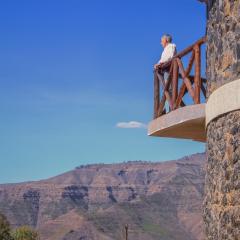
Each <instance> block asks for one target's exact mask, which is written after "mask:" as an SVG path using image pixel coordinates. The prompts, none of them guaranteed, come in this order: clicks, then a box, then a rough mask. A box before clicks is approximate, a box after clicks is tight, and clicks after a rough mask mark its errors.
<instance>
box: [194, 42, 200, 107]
mask: <svg viewBox="0 0 240 240" xmlns="http://www.w3.org/2000/svg"><path fill="white" fill-rule="evenodd" d="M194 51H195V74H194V85H195V88H194V102H195V104H199V103H200V90H201V48H200V45H199V44H196V45H195V47H194Z"/></svg>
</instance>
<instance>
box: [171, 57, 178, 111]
mask: <svg viewBox="0 0 240 240" xmlns="http://www.w3.org/2000/svg"><path fill="white" fill-rule="evenodd" d="M172 64H173V75H172V103H173V109H175V107H176V100H177V95H178V64H177V61H176V60H175V59H173V63H172Z"/></svg>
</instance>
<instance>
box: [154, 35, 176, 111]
mask: <svg viewBox="0 0 240 240" xmlns="http://www.w3.org/2000/svg"><path fill="white" fill-rule="evenodd" d="M161 45H162V46H163V52H162V55H161V58H160V60H159V61H158V63H157V64H155V65H154V70H155V74H156V72H158V73H159V74H161V75H162V77H163V79H164V80H165V83H166V81H167V79H168V76H169V73H168V71H167V70H165V71H159V69H160V68H161V66H162V65H163V64H164V63H166V62H168V61H170V60H171V59H172V58H173V56H174V55H175V54H176V53H177V49H176V45H175V44H174V43H172V36H171V35H169V34H164V35H163V36H162V38H161ZM169 92H170V94H171V87H170V88H169ZM165 107H166V108H165V110H164V112H167V110H168V109H169V111H170V106H169V103H168V101H166V106H165Z"/></svg>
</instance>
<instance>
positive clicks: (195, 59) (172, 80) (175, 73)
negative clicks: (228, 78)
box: [154, 37, 206, 118]
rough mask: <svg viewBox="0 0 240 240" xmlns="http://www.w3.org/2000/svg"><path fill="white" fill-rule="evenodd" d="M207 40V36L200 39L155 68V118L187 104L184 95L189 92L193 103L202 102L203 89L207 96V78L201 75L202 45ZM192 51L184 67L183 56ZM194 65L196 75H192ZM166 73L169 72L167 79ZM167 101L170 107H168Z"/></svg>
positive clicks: (204, 94)
mask: <svg viewBox="0 0 240 240" xmlns="http://www.w3.org/2000/svg"><path fill="white" fill-rule="evenodd" d="M205 42H206V37H203V38H201V39H199V40H198V41H196V42H195V43H194V44H193V45H191V46H189V47H188V48H186V49H184V50H183V51H181V52H179V53H178V54H176V55H175V56H174V57H173V58H172V59H171V60H170V61H169V62H166V63H164V64H163V65H161V66H160V67H158V68H157V69H155V70H154V118H157V117H160V116H161V115H163V114H166V112H168V111H173V110H175V109H177V108H179V107H183V106H185V105H186V103H184V101H183V97H184V96H185V94H187V93H188V94H189V95H190V97H191V98H192V100H193V104H200V103H201V98H200V96H201V91H202V93H203V96H204V97H205V98H206V86H205V85H206V79H205V78H203V77H202V76H201V46H202V45H203V44H204V43H205ZM190 53H191V55H190V58H189V62H188V65H187V67H186V68H184V65H183V62H182V58H183V57H185V56H187V55H188V54H190ZM193 66H194V75H190V73H191V70H192V68H193ZM165 73H168V74H167V75H168V77H167V79H165V77H164V75H166V74H165ZM160 86H162V91H160ZM167 102H168V105H169V109H167V107H166V103H167Z"/></svg>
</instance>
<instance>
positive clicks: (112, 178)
mask: <svg viewBox="0 0 240 240" xmlns="http://www.w3.org/2000/svg"><path fill="white" fill-rule="evenodd" d="M204 163H205V154H195V155H192V156H189V157H184V158H182V159H180V160H177V161H168V162H158V163H152V162H141V161H135V162H126V163H120V164H96V165H86V166H80V167H77V168H76V169H74V170H73V171H70V172H67V173H64V174H62V175H59V176H57V177H53V178H50V179H47V180H42V181H37V182H26V183H19V184H5V185H0V212H2V213H4V214H5V215H6V216H7V217H8V219H9V220H10V222H11V223H12V225H13V226H19V225H25V224H27V225H31V226H33V227H35V228H36V229H38V231H39V232H40V233H41V239H42V240H78V239H81V240H122V239H124V238H123V237H124V226H125V224H128V225H129V239H131V240H156V239H162V240H170V239H171V240H174V239H176V240H201V239H203V230H202V220H201V205H202V199H203V186H204V175H205V172H204Z"/></svg>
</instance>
